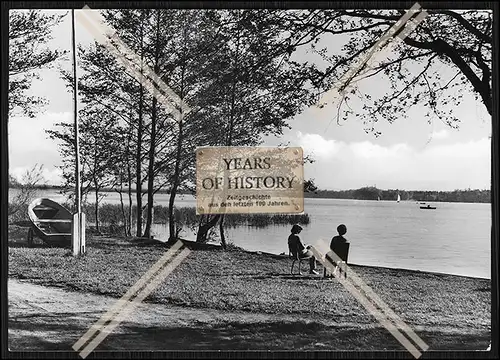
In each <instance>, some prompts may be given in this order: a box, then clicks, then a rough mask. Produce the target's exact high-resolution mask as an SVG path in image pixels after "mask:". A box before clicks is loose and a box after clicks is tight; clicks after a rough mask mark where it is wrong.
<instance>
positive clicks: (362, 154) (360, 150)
mask: <svg viewBox="0 0 500 360" xmlns="http://www.w3.org/2000/svg"><path fill="white" fill-rule="evenodd" d="M349 148H350V149H351V151H352V152H353V153H354V155H355V156H356V157H359V158H365V159H380V160H382V159H383V160H389V159H396V158H401V157H402V156H405V155H407V154H408V153H409V152H411V150H410V148H409V147H408V145H406V144H396V145H393V146H391V147H384V146H381V145H378V144H373V143H371V142H369V141H363V142H354V143H351V144H349Z"/></svg>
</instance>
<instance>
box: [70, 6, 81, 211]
mask: <svg viewBox="0 0 500 360" xmlns="http://www.w3.org/2000/svg"><path fill="white" fill-rule="evenodd" d="M71 25H72V26H71V40H72V50H73V117H74V130H75V162H76V166H75V201H76V212H77V213H78V214H80V213H81V211H82V207H81V189H80V141H79V132H78V79H77V75H76V67H77V63H76V36H75V9H72V10H71Z"/></svg>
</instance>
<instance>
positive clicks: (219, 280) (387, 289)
mask: <svg viewBox="0 0 500 360" xmlns="http://www.w3.org/2000/svg"><path fill="white" fill-rule="evenodd" d="M16 231H17V232H16ZM18 232H19V233H18ZM21 235H22V231H21V230H19V229H11V237H10V238H9V277H11V278H17V279H26V280H29V281H30V282H33V283H36V284H40V285H45V286H55V287H61V288H64V289H69V290H74V291H80V292H89V293H96V294H106V295H110V296H113V297H116V298H120V297H121V296H122V295H123V294H125V292H126V291H127V290H128V289H129V288H130V287H131V286H132V285H134V283H135V282H136V281H137V280H138V279H139V278H140V277H141V276H142V275H143V274H144V273H146V272H147V271H148V270H149V268H150V267H151V266H152V265H153V264H154V263H155V262H156V261H157V260H158V259H159V258H160V257H161V256H162V255H163V253H164V252H165V251H166V250H167V248H166V247H165V245H164V244H162V243H159V242H156V241H145V240H140V239H137V240H126V239H117V238H109V237H90V238H89V239H88V240H87V254H86V255H85V256H83V257H81V258H73V257H72V256H71V255H70V254H69V250H68V249H58V248H46V247H42V246H36V247H34V248H27V247H25V245H24V243H23V237H22V236H21ZM193 245H194V244H193ZM290 265H291V261H290V260H289V259H288V258H287V257H286V256H278V255H270V254H258V253H250V252H245V251H242V250H239V249H233V250H231V251H222V250H221V249H220V248H218V247H212V246H204V247H202V248H198V247H194V248H192V251H191V254H190V255H189V256H188V257H187V258H186V260H184V261H183V262H182V263H181V265H180V266H178V267H177V268H176V269H175V270H174V272H173V273H172V274H171V275H169V276H168V277H167V279H166V281H165V282H163V283H162V284H161V285H160V286H158V288H157V289H156V290H155V291H154V292H153V293H152V294H151V295H150V296H149V297H148V298H147V299H146V300H145V302H151V303H155V304H170V305H176V306H181V307H183V308H192V309H196V308H200V309H201V308H202V309H214V310H217V311H227V312H235V311H236V312H243V313H253V314H257V313H258V314H270V315H277V316H278V315H279V316H285V317H284V318H283V317H282V318H280V319H276V321H273V322H268V321H266V322H262V323H259V322H253V323H241V322H238V321H237V320H235V319H231V318H230V317H228V318H227V319H226V321H225V322H224V323H222V324H217V326H215V325H213V324H212V325H208V324H207V325H206V328H205V329H204V331H203V332H202V334H198V336H202V335H203V336H204V337H207V338H210V337H211V336H212V337H213V336H216V337H217V336H219V337H220V336H222V335H220V334H221V331H222V329H224V331H223V333H224V334H226V335H225V336H226V337H227V335H228V334H233V336H229V338H230V340H231V341H232V343H233V345H234V344H235V341H236V340H238V339H236V338H237V337H238V336H239V337H240V339H239V340H238V344H240V345H241V344H242V343H245V342H246V343H252V342H253V343H256V342H262V344H263V346H264V347H266V346H267V347H268V348H280V347H281V346H284V345H285V344H290V343H293V344H296V345H297V346H299V348H300V349H307V350H311V349H312V348H313V347H316V348H318V347H320V348H321V346H322V345H321V344H323V343H324V342H325V341H326V340H329V343H330V344H331V341H332V339H331V338H332V331H336V332H338V331H339V329H342V336H337V337H336V340H335V341H336V343H335V344H336V345H335V346H337V348H342V349H357V350H374V349H375V350H376V349H380V350H382V349H403V347H402V346H401V345H400V344H399V342H397V341H396V340H395V339H394V338H393V337H392V335H391V334H390V333H389V332H388V331H387V330H386V329H384V328H383V327H381V326H380V324H379V323H378V322H377V320H376V319H375V318H374V317H373V316H372V315H370V314H369V313H368V312H367V311H366V310H365V308H364V307H363V306H362V305H361V304H359V303H358V302H357V301H356V300H355V299H354V297H353V296H352V295H351V294H350V293H349V292H348V291H347V290H346V289H345V288H344V287H343V286H342V285H341V284H340V283H339V282H338V281H337V280H335V279H323V278H322V277H321V276H315V275H312V276H309V275H302V276H292V275H290V274H289V270H290ZM306 267H307V264H303V268H304V269H303V270H304V272H305V270H306ZM350 267H351V268H352V270H354V271H355V272H356V273H357V274H358V275H359V276H360V277H361V278H362V279H363V281H364V282H365V283H366V284H368V285H369V286H370V287H371V288H372V289H373V290H374V291H375V292H376V293H377V294H378V295H379V296H380V298H382V300H383V301H385V303H386V304H387V305H389V307H390V308H391V309H392V310H393V311H394V312H395V313H396V314H398V315H399V316H400V317H401V318H402V320H403V321H404V322H406V324H408V325H409V326H410V327H412V328H413V329H414V330H415V331H416V332H417V334H418V335H419V336H420V337H421V338H422V339H423V340H424V341H425V342H427V344H428V345H429V346H430V348H431V349H434V350H443V349H449V350H471V349H486V347H487V346H488V344H489V342H490V336H491V334H490V331H491V315H490V314H491V308H490V306H491V299H490V292H491V290H490V286H491V282H490V280H485V279H477V278H468V277H461V276H453V275H442V274H434V273H425V272H416V271H407V270H400V269H387V268H376V267H365V266H356V265H350ZM319 270H322V268H321V267H320V269H319ZM286 316H290V319H292V317H293V319H295V320H286ZM283 319H285V320H283ZM218 326H220V329H218V328H217V327H218ZM231 329H233V330H234V331H233V332H231V331H232V330H231ZM238 329H239V330H238ZM145 331H151V332H153V331H154V330H153V329H149V330H147V329H146V330H145ZM186 331H188V332H189V331H192V332H193V334H192V335H193V336H195V335H196V334H195V333H196V329H191V330H186ZM234 334H237V336H236V335H234ZM245 334H246V335H245ZM276 335H279V338H278V337H277V336H276ZM190 337H191V336H190V335H189V334H184V335H183V339H186V341H189V340H188V339H189V338H190ZM302 338H304V339H305V340H303V342H304V343H303V344H301V343H300V341H301V339H302ZM174 339H175V337H174ZM235 339H236V340H235ZM311 339H316V340H315V341H312V340H311ZM219 340H220V339H219ZM228 341H229V340H228ZM240 345H238V346H240Z"/></svg>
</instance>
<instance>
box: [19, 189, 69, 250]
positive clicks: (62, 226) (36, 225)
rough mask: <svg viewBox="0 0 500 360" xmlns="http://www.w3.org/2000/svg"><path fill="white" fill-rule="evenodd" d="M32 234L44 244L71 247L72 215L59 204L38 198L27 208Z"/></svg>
mask: <svg viewBox="0 0 500 360" xmlns="http://www.w3.org/2000/svg"><path fill="white" fill-rule="evenodd" d="M28 216H29V218H30V221H31V224H32V229H33V232H34V234H35V235H36V236H38V237H39V238H40V239H41V240H42V241H43V242H44V243H46V244H48V245H50V246H56V247H68V248H69V247H71V227H72V225H71V222H72V218H73V215H72V214H71V212H70V211H69V210H68V209H66V208H65V207H64V206H62V205H60V204H59V203H57V202H55V201H53V200H50V199H46V198H38V199H35V200H33V201H32V202H31V204H30V205H29V206H28Z"/></svg>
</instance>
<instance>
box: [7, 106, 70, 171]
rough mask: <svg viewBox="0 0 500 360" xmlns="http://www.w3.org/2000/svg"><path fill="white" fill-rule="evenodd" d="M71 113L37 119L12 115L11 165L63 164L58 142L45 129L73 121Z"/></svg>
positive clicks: (18, 166)
mask: <svg viewBox="0 0 500 360" xmlns="http://www.w3.org/2000/svg"><path fill="white" fill-rule="evenodd" d="M71 121H72V114H71V112H60V113H53V112H52V113H51V112H48V113H45V114H41V115H40V116H38V117H36V118H27V117H20V116H13V117H10V118H9V124H8V133H9V135H8V142H9V165H10V166H11V167H12V168H14V169H15V168H25V169H27V168H31V167H32V166H33V165H34V164H36V163H38V164H44V165H45V167H46V168H47V169H48V168H52V167H53V166H54V165H60V162H61V161H60V157H59V152H58V146H57V142H55V141H54V140H51V139H50V138H49V137H48V135H47V133H46V132H45V130H47V129H53V128H54V125H55V124H57V123H59V122H71Z"/></svg>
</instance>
